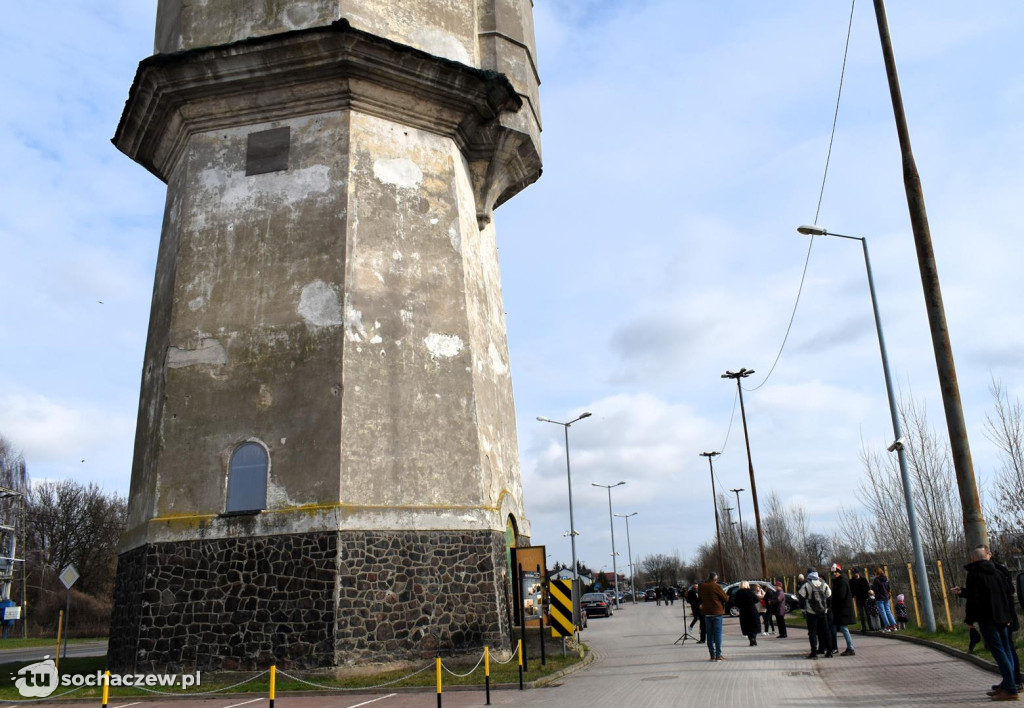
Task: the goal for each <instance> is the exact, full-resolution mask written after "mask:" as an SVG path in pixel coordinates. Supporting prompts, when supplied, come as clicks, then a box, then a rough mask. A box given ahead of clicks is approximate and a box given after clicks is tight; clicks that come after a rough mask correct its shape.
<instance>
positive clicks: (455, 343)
mask: <svg viewBox="0 0 1024 708" xmlns="http://www.w3.org/2000/svg"><path fill="white" fill-rule="evenodd" d="M423 343H424V344H426V345H427V349H428V350H429V351H430V353H431V354H432V355H434V356H436V357H442V358H444V359H451V358H452V357H453V356H458V354H459V352H461V351H462V340H461V339H460V338H459V337H458V335H455V334H438V333H437V332H431V333H430V334H429V335H427V337H426V339H424V340H423Z"/></svg>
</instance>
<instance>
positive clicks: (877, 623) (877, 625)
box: [864, 590, 882, 632]
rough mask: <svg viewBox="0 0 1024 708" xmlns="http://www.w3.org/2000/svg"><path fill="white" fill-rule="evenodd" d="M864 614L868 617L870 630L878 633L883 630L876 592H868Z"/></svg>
mask: <svg viewBox="0 0 1024 708" xmlns="http://www.w3.org/2000/svg"><path fill="white" fill-rule="evenodd" d="M864 612H865V613H866V614H867V616H868V629H871V630H874V631H876V632H877V631H878V630H880V629H881V628H882V616H881V615H880V614H879V613H878V603H877V602H875V591H874V590H868V599H867V600H865V601H864Z"/></svg>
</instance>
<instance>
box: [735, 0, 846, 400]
mask: <svg viewBox="0 0 1024 708" xmlns="http://www.w3.org/2000/svg"><path fill="white" fill-rule="evenodd" d="M856 5H857V0H851V2H850V20H849V23H848V25H847V28H846V47H845V49H844V50H843V68H842V71H840V73H839V91H838V94H837V95H836V109H835V113H834V114H833V116H832V133H831V135H830V136H829V139H828V153H827V154H826V156H825V169H824V172H823V173H822V176H821V190H820V191H819V192H818V206H817V208H816V209H815V210H814V223H815V224H816V223H818V216H819V215H820V213H821V202H822V199H823V198H824V196H825V182H826V180H827V179H828V167H829V163H830V162H831V160H832V145H833V143H834V142H835V139H836V124H837V123H838V122H839V104H840V102H841V100H842V98H843V80H844V79H845V77H846V60H847V58H848V57H849V55H850V36H851V34H852V33H853V10H854V8H855V7H856ZM813 247H814V236H811V241H810V243H809V244H807V257H806V258H804V269H803V272H802V273H801V274H800V286H799V287H798V288H797V291H796V302H794V303H793V312H792V313H791V314H790V316H789V324H788V325H787V326H786V335H785V336H784V337H783V338H782V345H781V346H780V347H779V353H778V354H776V355H775V361H773V362H772V366H771V368H770V369H769V370H768V373H767V374H766V375H765V377H764V380H763V381H761V383H759V384H758V385H757V386H754V387H753V388H744V389H743V390H744V391H756V390H757V389H759V388H761V387H762V386H764V385H765V384H766V383H768V379H769V378H771V375H772V372H774V371H775V367H776V365H778V363H779V359H780V358H782V351H783V350H784V349H785V348H786V342H787V341H788V340H789V333H790V332H791V331H792V329H793V321H794V320H795V319H796V309H797V306H799V305H800V295H801V294H802V293H803V290H804V281H805V280H806V278H807V266H808V265H809V264H810V262H811V249H812V248H813ZM741 385H742V384H741Z"/></svg>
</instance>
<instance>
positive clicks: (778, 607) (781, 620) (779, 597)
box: [768, 581, 789, 639]
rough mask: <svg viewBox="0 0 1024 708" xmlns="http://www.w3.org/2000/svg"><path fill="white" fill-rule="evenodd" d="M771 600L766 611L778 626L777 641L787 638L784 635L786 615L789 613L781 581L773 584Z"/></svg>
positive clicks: (785, 634)
mask: <svg viewBox="0 0 1024 708" xmlns="http://www.w3.org/2000/svg"><path fill="white" fill-rule="evenodd" d="M770 599H772V598H770ZM773 600H774V601H773V602H771V603H770V604H769V605H768V611H769V612H771V613H772V614H774V615H775V623H776V624H777V625H778V626H779V639H785V638H786V637H788V636H789V635H788V634H787V633H786V614H787V613H788V612H789V604H788V603H787V602H786V591H785V590H784V589H783V585H782V581H777V582H776V583H775V595H774V598H773Z"/></svg>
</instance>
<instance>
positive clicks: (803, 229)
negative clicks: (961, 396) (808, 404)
mask: <svg viewBox="0 0 1024 708" xmlns="http://www.w3.org/2000/svg"><path fill="white" fill-rule="evenodd" d="M797 231H799V232H800V233H802V234H804V235H806V236H835V237H836V238H845V239H849V240H851V241H860V245H861V247H862V248H863V249H864V267H865V268H866V269H867V271H868V289H869V290H870V291H871V309H872V310H873V311H874V313H875V330H876V331H877V332H878V350H879V352H881V355H882V374H883V375H884V376H885V394H886V396H887V397H888V398H889V416H890V417H891V418H892V432H893V435H894V436H895V440H896V442H894V443H893V444H892V445H891V446H890V447H889V451H890V452H892V451H895V452H896V456H897V458H898V459H899V462H900V478H901V479H902V482H903V501H904V503H905V504H906V507H907V522H908V523H909V525H910V540H911V543H912V544H913V547H914V564H915V565H916V566H917V584H918V587H920V588H921V608H922V609H923V610H924V620H925V627H926V628H927V629H928V631H929V632H934V631H935V613H934V611H933V609H932V593H931V590H930V589H929V587H928V572H927V569H926V568H925V565H924V549H923V548H922V546H921V534H920V532H919V531H918V529H917V512H916V511H915V510H914V491H913V488H912V486H911V482H910V472H909V471H908V470H907V455H906V452H904V450H903V439H904V438H903V431H902V430H901V427H900V414H899V409H898V408H897V406H896V394H895V393H894V392H893V386H892V374H891V373H890V372H889V355H888V354H887V353H886V351H885V336H884V335H883V334H882V318H881V315H879V313H878V300H877V298H876V297H875V279H874V276H873V275H872V274H871V259H870V258H869V257H868V242H867V239H865V238H863V237H861V236H846V235H844V234H833V233H830V232H829V231H827V230H825V229H823V228H821V227H820V226H817V225H811V226H800V227H798V228H797Z"/></svg>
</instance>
